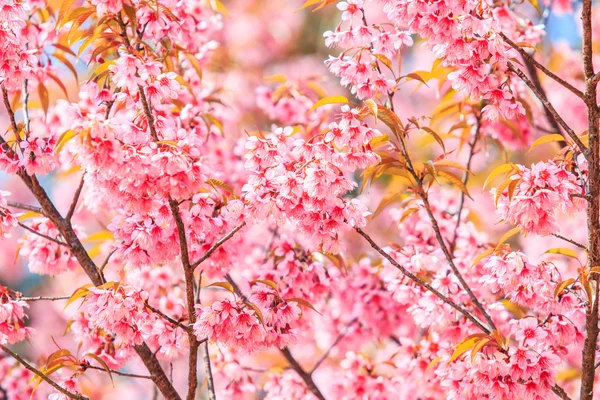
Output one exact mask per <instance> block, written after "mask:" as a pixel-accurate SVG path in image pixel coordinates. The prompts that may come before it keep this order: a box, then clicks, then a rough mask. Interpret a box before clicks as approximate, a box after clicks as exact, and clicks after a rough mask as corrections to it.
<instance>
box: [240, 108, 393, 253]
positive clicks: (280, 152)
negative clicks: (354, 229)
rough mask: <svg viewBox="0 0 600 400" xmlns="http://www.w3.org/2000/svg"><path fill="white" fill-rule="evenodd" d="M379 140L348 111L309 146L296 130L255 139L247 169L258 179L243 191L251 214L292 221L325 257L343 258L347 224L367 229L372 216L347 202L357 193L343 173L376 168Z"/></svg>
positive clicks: (353, 111) (356, 113)
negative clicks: (375, 143) (373, 146)
mask: <svg viewBox="0 0 600 400" xmlns="http://www.w3.org/2000/svg"><path fill="white" fill-rule="evenodd" d="M379 135H381V133H380V132H379V131H377V130H374V129H372V128H370V127H368V126H367V125H366V124H365V123H363V122H361V121H360V119H359V111H358V110H356V109H350V107H348V106H343V107H342V115H341V120H340V122H339V123H331V125H330V126H329V129H328V132H327V133H326V134H325V136H324V137H322V138H319V137H313V138H310V139H308V140H306V139H304V138H302V137H301V135H296V134H295V132H294V129H293V128H291V127H287V128H285V129H284V128H278V129H276V130H275V132H273V133H272V134H269V135H268V136H266V137H258V136H252V137H250V138H249V139H248V142H247V144H246V148H247V149H248V150H249V151H248V153H247V154H246V160H247V161H246V168H247V169H249V170H250V171H252V172H253V174H252V175H251V176H250V177H249V179H248V184H246V185H245V186H244V187H243V191H244V192H245V194H244V199H245V200H246V201H247V202H248V204H249V206H248V207H247V209H248V211H249V212H250V213H251V214H252V216H253V217H254V218H257V219H265V218H267V217H270V218H271V219H273V220H277V221H283V220H290V221H293V222H294V223H295V224H297V226H298V228H299V229H300V231H301V232H303V233H305V234H306V235H308V236H309V237H312V238H313V239H314V242H315V243H316V244H317V245H318V246H322V248H323V249H324V250H325V251H329V252H333V253H337V252H339V250H340V244H339V233H340V232H342V231H344V230H347V229H348V228H347V224H348V225H350V226H364V225H365V224H366V221H365V216H366V215H368V213H367V210H366V208H365V206H364V205H362V204H361V203H360V202H358V201H357V200H355V199H351V200H347V199H344V198H342V196H344V195H345V194H346V193H347V192H349V191H350V190H352V189H353V188H355V187H356V183H354V181H352V180H351V179H350V178H349V177H347V176H346V175H344V172H343V171H347V172H351V171H355V170H356V169H359V168H366V167H368V166H369V165H372V164H375V163H377V162H378V161H379V156H378V155H377V154H375V153H374V152H373V151H372V150H371V149H370V146H369V145H368V143H369V141H370V140H371V139H373V138H374V137H376V136H379ZM336 147H337V148H339V149H344V151H336Z"/></svg>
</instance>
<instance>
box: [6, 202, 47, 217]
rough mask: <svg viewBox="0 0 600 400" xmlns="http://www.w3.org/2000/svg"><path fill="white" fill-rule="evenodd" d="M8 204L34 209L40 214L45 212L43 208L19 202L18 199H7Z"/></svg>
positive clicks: (22, 208) (24, 208) (14, 206)
mask: <svg viewBox="0 0 600 400" xmlns="http://www.w3.org/2000/svg"><path fill="white" fill-rule="evenodd" d="M6 204H8V205H9V206H10V207H13V208H19V209H21V210H27V211H33V212H35V213H38V214H43V211H42V209H41V208H40V207H37V206H30V205H29V204H23V203H18V202H16V201H7V202H6Z"/></svg>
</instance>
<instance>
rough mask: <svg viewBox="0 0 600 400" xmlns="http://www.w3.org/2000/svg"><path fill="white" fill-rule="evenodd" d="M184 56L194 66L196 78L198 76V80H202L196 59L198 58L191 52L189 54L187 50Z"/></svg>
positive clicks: (200, 68) (200, 69)
mask: <svg viewBox="0 0 600 400" xmlns="http://www.w3.org/2000/svg"><path fill="white" fill-rule="evenodd" d="M185 57H186V58H187V59H188V61H189V62H190V64H191V65H192V68H194V70H195V71H196V74H197V75H198V78H200V80H202V67H201V66H200V62H199V61H198V59H197V58H196V57H195V56H194V55H193V54H190V53H187V52H186V53H185Z"/></svg>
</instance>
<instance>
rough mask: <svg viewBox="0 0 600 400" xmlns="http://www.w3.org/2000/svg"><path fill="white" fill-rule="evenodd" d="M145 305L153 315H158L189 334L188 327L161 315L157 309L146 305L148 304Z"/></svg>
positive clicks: (163, 314)
mask: <svg viewBox="0 0 600 400" xmlns="http://www.w3.org/2000/svg"><path fill="white" fill-rule="evenodd" d="M145 304H146V307H148V308H149V309H150V311H152V312H153V313H155V314H158V315H159V316H160V317H161V318H164V319H166V320H167V321H169V322H170V323H172V324H173V325H176V326H178V327H180V328H181V329H183V330H184V331H186V332H190V330H191V328H190V327H189V326H186V325H184V324H182V323H181V322H179V321H177V320H175V319H174V318H172V317H169V316H168V315H167V314H165V313H163V312H162V311H160V310H159V309H158V308H155V307H152V306H151V305H150V304H148V302H145Z"/></svg>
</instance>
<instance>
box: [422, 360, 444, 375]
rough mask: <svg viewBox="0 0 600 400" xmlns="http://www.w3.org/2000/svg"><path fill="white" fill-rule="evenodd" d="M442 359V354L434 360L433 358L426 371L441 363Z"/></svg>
mask: <svg viewBox="0 0 600 400" xmlns="http://www.w3.org/2000/svg"><path fill="white" fill-rule="evenodd" d="M440 361H442V356H439V357H436V358H434V359H433V360H431V362H430V363H429V365H427V368H425V372H427V371H429V370H430V369H431V368H433V367H435V366H436V365H437V364H439V363H440Z"/></svg>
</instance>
